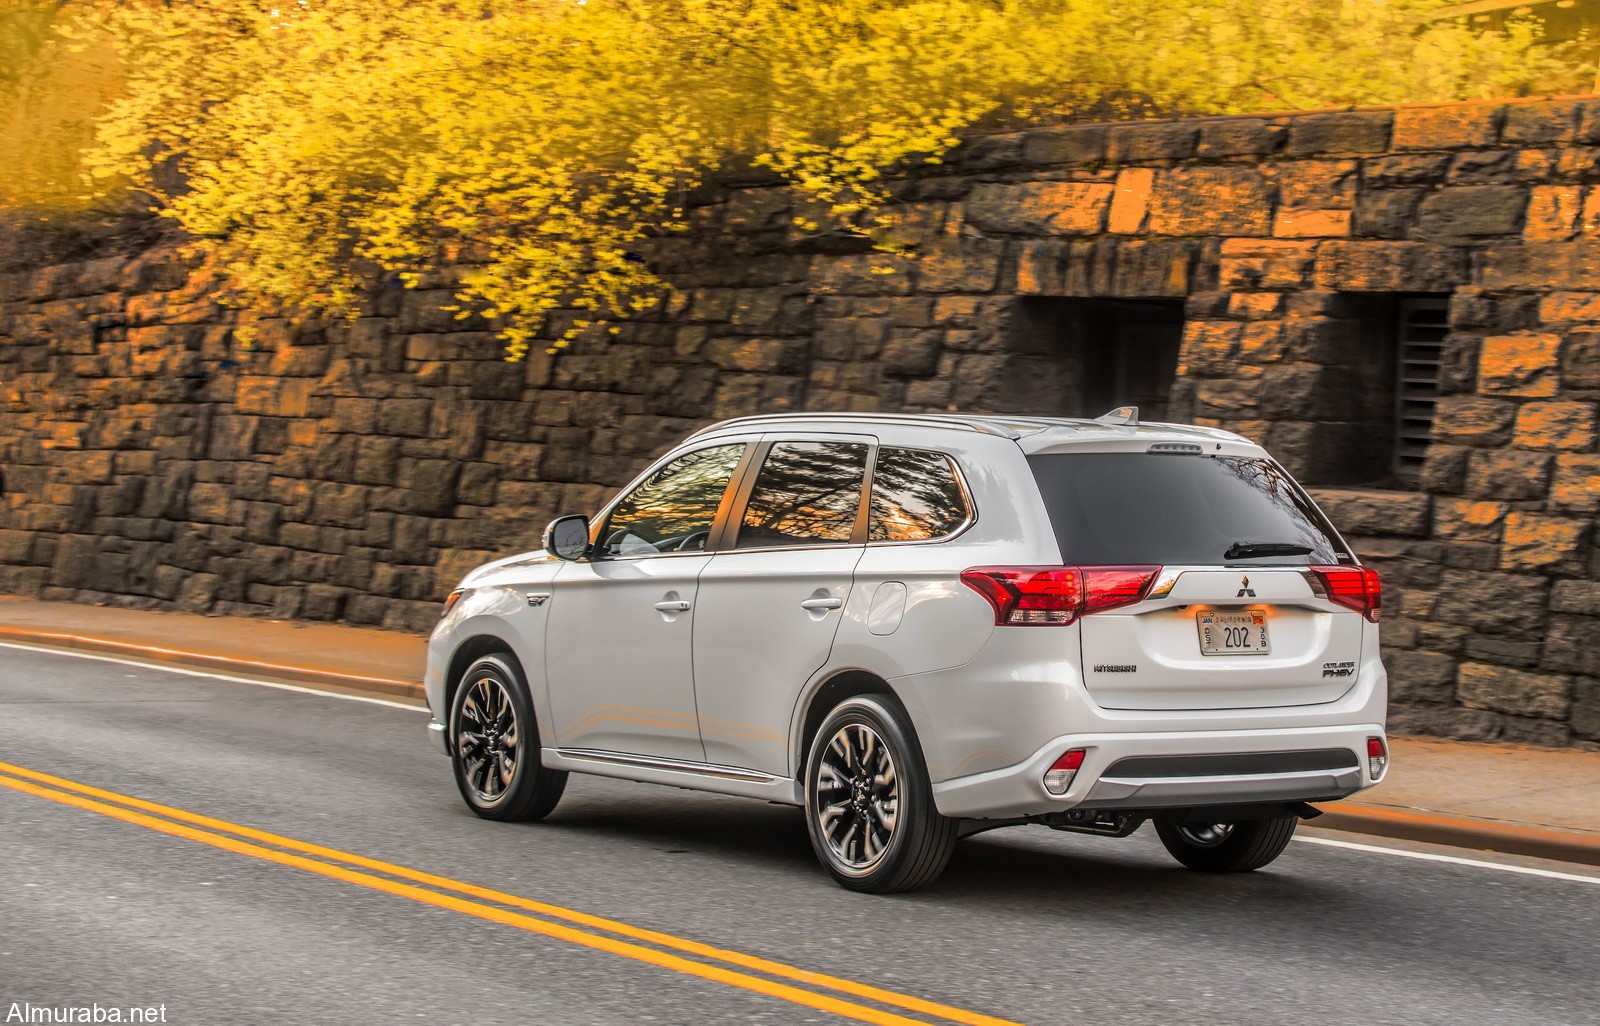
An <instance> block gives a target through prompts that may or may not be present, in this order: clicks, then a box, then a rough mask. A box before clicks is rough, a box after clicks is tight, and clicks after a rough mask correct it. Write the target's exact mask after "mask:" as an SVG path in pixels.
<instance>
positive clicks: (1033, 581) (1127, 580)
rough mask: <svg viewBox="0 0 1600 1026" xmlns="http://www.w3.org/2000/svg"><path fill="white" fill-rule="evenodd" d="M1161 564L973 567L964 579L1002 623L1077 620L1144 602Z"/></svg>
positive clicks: (1044, 624) (1046, 624)
mask: <svg viewBox="0 0 1600 1026" xmlns="http://www.w3.org/2000/svg"><path fill="white" fill-rule="evenodd" d="M1160 572H1161V568H1160V567H1159V566H975V567H972V568H971V569H970V570H964V571H962V573H961V583H962V584H965V585H966V586H967V587H969V588H971V589H972V590H973V591H975V592H977V593H978V594H979V595H982V596H983V597H984V598H985V599H986V600H988V603H989V605H991V606H993V607H994V622H995V624H996V625H997V626H1002V627H1049V626H1065V625H1067V624H1071V623H1076V622H1077V621H1078V620H1079V619H1080V618H1082V617H1085V616H1088V615H1089V614H1090V613H1101V612H1104V611H1106V610H1107V609H1116V608H1118V607H1119V606H1131V605H1133V604H1134V603H1136V602H1142V601H1144V597H1145V594H1146V593H1147V592H1149V590H1150V584H1151V582H1153V581H1154V580H1155V579H1156V574H1158V573H1160Z"/></svg>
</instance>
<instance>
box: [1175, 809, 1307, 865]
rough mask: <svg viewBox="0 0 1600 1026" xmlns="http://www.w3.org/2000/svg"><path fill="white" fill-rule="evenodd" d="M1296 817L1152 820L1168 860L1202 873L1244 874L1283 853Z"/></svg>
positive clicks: (1296, 820) (1297, 819) (1292, 830)
mask: <svg viewBox="0 0 1600 1026" xmlns="http://www.w3.org/2000/svg"><path fill="white" fill-rule="evenodd" d="M1299 822H1300V819H1299V817H1297V816H1274V817H1272V818H1271V819H1241V820H1238V821H1236V822H1233V823H1169V822H1163V821H1161V820H1157V821H1156V836H1158V837H1160V838H1161V843H1162V844H1164V845H1166V846H1167V851H1168V852H1170V853H1171V854H1172V857H1173V858H1175V859H1177V860H1178V861H1179V862H1181V863H1183V864H1184V865H1185V866H1187V867H1189V868H1190V869H1195V870H1199V871H1200V872H1202V873H1248V872H1250V871H1251V870H1252V869H1260V868H1261V867H1262V866H1264V865H1266V864H1267V863H1269V862H1271V861H1272V860H1273V859H1275V858H1277V857H1278V856H1279V855H1281V854H1283V849H1285V848H1287V847H1288V846H1289V838H1291V837H1293V836H1294V828H1295V827H1296V826H1297V825H1298V824H1299Z"/></svg>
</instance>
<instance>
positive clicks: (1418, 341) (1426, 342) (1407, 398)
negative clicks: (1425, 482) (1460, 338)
mask: <svg viewBox="0 0 1600 1026" xmlns="http://www.w3.org/2000/svg"><path fill="white" fill-rule="evenodd" d="M1447 331H1449V306H1448V303H1447V301H1446V300H1445V299H1444V298H1443V297H1439V298H1428V299H1404V300H1401V301H1400V323H1399V325H1398V327H1397V330H1396V340H1397V341H1398V343H1399V346H1398V348H1399V358H1398V359H1397V360H1396V361H1395V365H1396V371H1397V375H1398V376H1397V379H1396V381H1395V390H1394V394H1395V432H1394V476H1395V477H1396V478H1397V479H1398V480H1399V481H1400V483H1402V484H1407V485H1416V484H1417V482H1418V481H1419V480H1420V478H1421V476H1422V463H1423V460H1424V459H1426V458H1427V455H1428V440H1429V439H1430V438H1431V437H1432V435H1433V411H1434V404H1435V403H1436V402H1437V401H1438V397H1439V361H1440V359H1441V356H1442V354H1443V350H1444V336H1445V333H1446V332H1447Z"/></svg>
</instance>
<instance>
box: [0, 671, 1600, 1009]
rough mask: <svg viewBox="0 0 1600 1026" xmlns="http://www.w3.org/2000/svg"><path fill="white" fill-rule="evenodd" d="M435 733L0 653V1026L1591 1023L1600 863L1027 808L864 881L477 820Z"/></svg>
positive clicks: (730, 833) (738, 816) (639, 805)
mask: <svg viewBox="0 0 1600 1026" xmlns="http://www.w3.org/2000/svg"><path fill="white" fill-rule="evenodd" d="M425 722H426V719H425V717H424V716H423V715H422V714H420V713H419V712H416V711H411V710H405V709H398V708H392V707H386V706H381V705H375V704H369V703H363V702H356V701H347V700H340V699H335V698H329V697H323V696H316V695H307V694H299V693H293V692H286V691H279V690H273V689H269V688H264V687H259V686H253V685H249V684H242V683H231V682H226V681H218V680H213V679H206V678H201V677H197V676H183V675H178V674H175V673H171V672H167V671H164V670H159V669H150V668H143V667H134V666H127V665H119V664H111V663H105V662H99V661H91V660H86V659H79V658H73V657H67V656H61V655H54V654H44V653H38V652H31V651H26V650H21V649H17V648H10V647H3V648H0V785H4V786H0V871H3V873H4V880H3V882H0V1022H6V1021H19V1020H15V1019H8V1018H7V1017H8V1015H9V1014H10V1013H11V1009H12V1006H13V1003H16V1004H17V1005H18V1006H19V1010H23V1011H25V1010H26V1009H24V1008H20V1006H22V1005H23V1003H31V1004H32V1005H33V1006H34V1007H35V1008H54V1009H60V1008H63V1007H87V1006H91V1005H92V1004H98V1005H100V1006H102V1007H103V1008H113V1007H115V1008H126V1007H128V1006H141V1007H143V1006H156V1005H164V1006H165V1015H166V1018H165V1020H164V1021H166V1022H169V1023H179V1024H185V1023H290V1022H293V1023H399V1022H408V1021H415V1022H425V1023H446V1024H449V1023H473V1024H491V1023H559V1024H563V1026H565V1024H583V1023H606V1024H613V1023H640V1022H643V1023H683V1024H694V1026H711V1024H718V1023H802V1022H847V1021H850V1016H856V1017H858V1018H859V1017H862V1016H863V1014H864V1013H869V1014H870V1015H876V1016H878V1017H879V1020H878V1021H883V1022H899V1021H904V1020H912V1021H925V1022H949V1021H969V1022H983V1021H985V1020H983V1019H982V1018H980V1017H977V1016H993V1017H996V1018H998V1019H1002V1020H1009V1021H1012V1022H1023V1023H1034V1024H1052V1023H1062V1024H1065V1023H1074V1024H1077V1023H1105V1024H1116V1026H1125V1024H1127V1026H1132V1024H1144V1023H1149V1024H1163V1026H1164V1024H1169V1023H1180V1022H1182V1023H1194V1022H1205V1023H1218V1024H1225V1026H1226V1024H1247V1023H1248V1024H1255V1023H1261V1024H1283V1023H1317V1024H1320V1023H1351V1024H1360V1026H1373V1024H1377V1023H1453V1024H1455V1023H1473V1024H1475V1026H1483V1024H1491V1023H1506V1024H1518V1026H1523V1024H1529V1023H1540V1024H1550V1026H1555V1024H1566V1023H1571V1024H1583V1026H1592V1024H1594V1023H1596V1022H1600V981H1597V972H1596V970H1597V967H1600V873H1594V872H1592V871H1589V870H1584V869H1580V868H1575V867H1568V866H1561V865H1557V864H1554V863H1538V862H1534V861H1531V860H1516V859H1502V860H1500V861H1501V862H1503V863H1506V864H1511V865H1518V866H1523V867H1539V868H1543V869H1546V870H1552V871H1555V872H1558V873H1571V874H1573V875H1575V876H1580V877H1585V878H1586V879H1559V878H1555V877H1548V876H1538V875H1527V874H1520V873H1512V872H1506V871H1502V870H1496V869H1494V868H1491V867H1487V866H1480V865H1462V864H1456V863H1450V862H1439V861H1423V860H1418V859H1415V858H1408V857H1403V856H1401V855H1397V854H1390V853H1385V852H1370V851H1362V850H1356V849H1351V848H1344V847H1335V846H1329V845H1324V844H1317V843H1296V844H1293V845H1291V847H1290V850H1289V851H1288V852H1286V853H1285V855H1284V856H1283V857H1282V858H1281V859H1280V860H1279V861H1278V862H1277V863H1275V864H1273V865H1272V866H1270V867H1268V868H1267V869H1265V870H1262V871H1260V872H1257V873H1254V874H1249V875H1244V876H1238V877H1209V876H1203V875H1200V874H1195V873H1191V872H1188V871H1186V870H1183V869H1181V868H1179V867H1178V866H1177V864H1176V863H1174V862H1173V861H1172V860H1171V859H1170V858H1169V857H1168V856H1167V855H1166V853H1165V851H1164V850H1162V849H1161V847H1160V845H1159V844H1158V842H1156V840H1155V838H1154V836H1153V834H1152V833H1151V832H1150V831H1149V829H1148V828H1146V829H1145V830H1142V831H1140V833H1138V834H1136V835H1135V836H1133V837H1131V838H1127V839H1125V840H1120V841H1119V840H1111V839H1100V838H1091V837H1078V836H1072V835H1066V834H1057V833H1052V832H1050V831H1047V830H1044V829H1041V828H1036V827H1028V828H1019V829H1012V830H1000V831H995V832H993V833H989V834H984V835H981V836H979V837H974V838H971V839H968V840H967V841H964V842H963V843H962V846H961V848H960V850H959V851H958V853H957V855H956V857H955V860H954V862H953V863H952V865H951V867H950V869H949V871H948V872H947V873H946V874H945V876H944V877H943V878H942V879H941V880H940V881H939V882H938V883H937V884H935V885H934V886H933V887H931V888H929V889H927V890H924V891H922V892H919V893H916V894H913V895H906V896H896V897H870V896H863V895H857V894H852V893H849V892H846V891H844V890H841V889H840V888H838V887H836V886H835V885H834V884H833V883H832V882H831V881H829V880H828V879H827V878H826V876H825V875H824V874H823V872H822V870H821V869H820V868H819V867H818V866H817V865H816V863H815V862H814V860H813V857H812V854H811V851H810V848H809V846H808V844H807V842H806V836H805V828H804V824H803V823H802V822H801V819H800V816H799V813H798V811H796V810H792V809H787V808H783V807H778V806H770V805H764V804H760V803H756V802H751V801H748V800H741V799H733V798H720V797H716V796H708V795H700V794H695V793H691V792H688V791H680V790H675V789H668V788H661V787H653V786H648V785H643V784H627V783H621V782H613V781H608V780H601V779H598V778H590V777H577V776H574V777H573V778H572V782H571V784H570V786H569V787H568V789H567V794H566V797H565V798H564V799H563V801H562V804H561V807H560V808H559V809H557V811H556V812H555V814H554V815H553V816H552V817H551V818H550V819H548V820H546V821H545V822H543V823H538V824H528V825H501V824H493V823H487V822H483V821H481V820H478V819H476V818H474V817H473V816H472V815H471V814H469V813H468V812H467V810H466V809H465V807H464V806H463V805H462V803H461V800H460V798H459V796H458V795H457V794H456V792H455V788H454V785H453V783H452V781H451V779H450V772H449V766H448V763H447V762H446V761H445V759H444V758H443V757H442V756H441V755H438V754H436V752H435V751H434V750H433V749H431V748H430V747H429V743H428V741H427V739H426V737H425V733H424V729H423V726H424V723H425ZM41 774H42V775H45V776H40V775H41ZM55 778H59V779H55ZM73 785H87V788H92V789H97V790H88V789H86V788H85V787H82V786H79V787H74V786H73ZM130 797H131V798H134V799H142V800H144V801H145V802H148V803H159V807H151V806H145V807H143V808H140V807H136V806H135V805H132V804H130V803H129V798H130ZM186 814H188V815H186ZM202 817H203V818H202ZM236 825H245V826H248V827H252V828H255V829H256V830H258V831H269V832H271V834H272V835H276V836H272V837H263V836H260V835H256V836H247V835H241V834H240V833H239V832H237V831H236V830H234V829H233V827H234V826H236ZM1305 833H1312V832H1310V831H1306V832H1305ZM1322 836H1324V837H1333V836H1335V835H1331V834H1324V835H1322ZM1345 839H1346V840H1350V841H1358V842H1364V841H1365V839H1363V838H1358V837H1353V836H1348V835H1346V836H1345ZM1375 843H1381V844H1386V845H1387V844H1388V843H1389V842H1375ZM323 848H330V849H336V850H337V851H336V852H334V853H329V852H325V851H322V850H321V849H323ZM1411 850H1413V851H1423V852H1427V851H1433V852H1443V851H1446V850H1445V849H1427V848H1424V847H1422V846H1411ZM1454 854H1455V855H1463V854H1465V853H1461V852H1455V853H1454ZM357 857H359V858H361V859H366V860H377V861H376V862H373V861H368V862H365V863H362V862H359V861H358V859H357ZM402 867H406V868H402ZM407 868H408V869H409V870H420V871H423V872H424V873H428V874H436V875H437V876H438V877H439V878H442V879H441V880H428V879H426V878H419V877H418V876H417V875H416V874H415V873H410V874H408V873H407ZM469 885H475V886H476V887H477V888H490V889H493V891H494V892H495V893H493V894H486V893H484V892H483V891H481V890H479V891H474V890H473V889H472V886H469ZM534 903H546V904H545V905H539V904H534ZM547 906H555V908H554V910H553V911H552V910H551V909H550V908H549V907H547ZM573 913H582V914H587V915H589V916H598V917H604V919H605V920H607V921H609V922H601V921H596V920H583V919H582V918H581V917H580V918H578V919H577V920H576V921H574V918H573V915H572V914H573ZM630 928H638V929H643V930H650V931H658V932H659V933H660V934H663V935H667V936H665V937H656V938H652V937H649V936H643V937H641V936H640V935H639V934H638V933H637V931H636V930H635V932H634V934H633V935H632V936H629V935H628V931H629V930H630ZM563 931H567V932H563ZM619 931H620V932H619ZM685 942H698V943H699V944H703V945H712V946H714V948H715V949H719V951H720V952H721V954H718V952H716V951H709V950H708V949H703V948H695V947H694V946H693V944H688V945H687V947H686V945H685ZM675 959H676V960H677V961H674V960H675ZM755 959H759V960H765V962H758V961H754V960H755ZM767 963H778V966H777V967H776V968H773V967H772V966H770V965H768V964H767ZM708 966H709V967H710V968H706V967H708ZM784 967H791V968H790V969H789V970H786V969H785V968H784ZM792 970H803V971H809V972H814V973H823V974H828V975H829V976H831V977H834V978H837V980H839V981H853V982H854V983H856V984H863V985H866V986H869V987H874V988H881V990H882V991H885V992H888V993H887V994H886V995H874V994H872V993H870V992H868V993H863V992H862V991H861V990H860V989H859V988H856V989H855V990H854V991H852V990H851V989H850V988H849V985H848V984H844V983H842V982H840V983H838V984H836V985H834V986H815V985H811V984H808V983H806V982H798V981H796V980H795V979H794V977H795V976H797V975H802V974H798V973H794V972H793V971H792ZM785 973H787V974H788V975H787V977H786V976H785V975H784V974H785ZM822 982H823V983H826V982H827V981H822ZM784 988H793V989H792V990H785V989H784ZM796 994H800V995H802V997H801V998H796V997H795V995H796ZM804 995H817V996H818V997H817V998H816V1000H814V1001H807V1000H805V998H804ZM875 998H879V999H875ZM829 1001H837V1002H841V1003H843V1008H842V1010H841V1008H840V1007H839V1006H832V1008H833V1010H829V1008H827V1007H816V1005H818V1004H822V1005H827V1002H829ZM918 1001H922V1002H935V1003H937V1006H943V1007H933V1008H929V1007H927V1006H919V1005H918V1004H917V1002H918ZM919 1009H920V1010H919ZM963 1013H968V1014H967V1016H966V1018H965V1019H963V1018H962V1015H963ZM124 1014H126V1013H124ZM895 1016H901V1017H904V1019H897V1018H894V1017H895Z"/></svg>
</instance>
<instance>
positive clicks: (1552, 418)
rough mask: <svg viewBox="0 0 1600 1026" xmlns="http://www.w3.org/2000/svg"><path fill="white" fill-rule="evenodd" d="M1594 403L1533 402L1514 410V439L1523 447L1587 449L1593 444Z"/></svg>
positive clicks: (1581, 450) (1593, 445) (1580, 450)
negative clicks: (1515, 418)
mask: <svg viewBox="0 0 1600 1026" xmlns="http://www.w3.org/2000/svg"><path fill="white" fill-rule="evenodd" d="M1596 405H1597V404H1595V403H1569V402H1532V403H1527V404H1526V405H1524V406H1523V407H1522V408H1521V409H1520V410H1518V411H1517V421H1516V433H1515V435H1514V436H1513V441H1514V443H1515V444H1516V445H1518V446H1521V447H1522V448H1525V449H1565V450H1569V451H1577V452H1588V451H1590V450H1592V449H1594V447H1595V407H1596Z"/></svg>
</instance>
